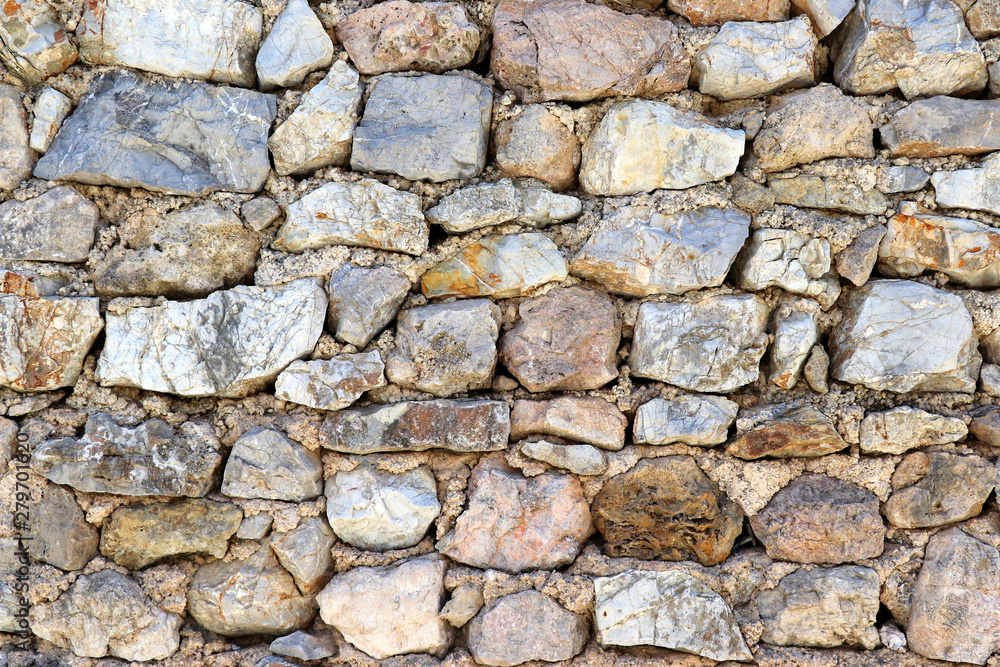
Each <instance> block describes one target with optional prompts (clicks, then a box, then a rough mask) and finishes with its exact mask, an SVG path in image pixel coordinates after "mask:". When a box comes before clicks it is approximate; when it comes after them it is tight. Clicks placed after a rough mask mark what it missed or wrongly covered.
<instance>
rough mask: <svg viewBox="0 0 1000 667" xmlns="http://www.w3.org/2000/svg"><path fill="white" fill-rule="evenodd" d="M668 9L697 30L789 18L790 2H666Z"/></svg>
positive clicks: (785, 0)
mask: <svg viewBox="0 0 1000 667" xmlns="http://www.w3.org/2000/svg"><path fill="white" fill-rule="evenodd" d="M667 6H668V7H669V8H670V11H672V12H675V13H677V14H680V15H681V16H683V17H684V18H686V19H687V20H688V21H690V22H691V25H693V26H698V27H702V26H710V25H722V24H724V23H728V22H730V21H784V20H785V19H787V18H788V0H735V1H734V0H667Z"/></svg>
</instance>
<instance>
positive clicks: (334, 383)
mask: <svg viewBox="0 0 1000 667" xmlns="http://www.w3.org/2000/svg"><path fill="white" fill-rule="evenodd" d="M384 371H385V365H384V364H383V363H382V357H381V356H380V355H379V352H378V350H373V351H371V352H368V353H367V354H338V355H337V356H335V357H333V358H331V359H326V360H324V359H315V360H313V361H293V362H292V363H291V364H290V365H289V366H288V368H286V369H285V370H283V371H282V372H281V374H280V375H278V379H277V380H275V382H274V396H275V398H280V399H281V400H283V401H291V402H292V403H298V404H299V405H307V406H309V407H310V408H317V409H319V410H342V409H343V408H346V407H347V406H348V405H350V404H351V403H354V401H356V400H358V399H359V398H361V394H363V393H365V392H366V391H368V390H369V389H376V388H378V387H384V386H385V377H384V375H383V373H384Z"/></svg>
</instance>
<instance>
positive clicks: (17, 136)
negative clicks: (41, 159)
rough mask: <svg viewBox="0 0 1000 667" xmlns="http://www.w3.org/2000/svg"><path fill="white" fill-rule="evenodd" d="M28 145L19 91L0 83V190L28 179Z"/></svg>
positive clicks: (30, 156) (30, 159) (32, 158)
mask: <svg viewBox="0 0 1000 667" xmlns="http://www.w3.org/2000/svg"><path fill="white" fill-rule="evenodd" d="M34 1H35V3H36V4H37V3H38V0H34ZM29 142H30V135H29V134H28V125H27V117H26V116H25V113H24V107H22V106H21V89H20V88H16V87H14V86H8V85H7V84H5V83H0V190H14V189H15V188H17V186H19V185H20V184H21V181H24V180H26V179H27V178H29V177H30V176H31V170H32V169H34V167H35V161H36V159H37V158H36V157H35V154H34V152H32V150H31V148H29Z"/></svg>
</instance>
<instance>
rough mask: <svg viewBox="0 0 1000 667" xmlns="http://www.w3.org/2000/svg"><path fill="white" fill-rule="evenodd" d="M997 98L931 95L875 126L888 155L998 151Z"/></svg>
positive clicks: (998, 111)
mask: <svg viewBox="0 0 1000 667" xmlns="http://www.w3.org/2000/svg"><path fill="white" fill-rule="evenodd" d="M998 118H1000V100H965V99H959V98H957V97H944V96H937V97H932V98H931V99H929V100H917V101H915V102H911V103H910V104H909V105H907V106H905V107H903V108H902V109H900V110H899V111H897V112H896V113H894V114H893V115H892V116H890V117H889V122H888V123H886V124H885V125H883V126H882V127H880V128H879V134H880V135H881V137H882V144H883V145H884V146H885V147H886V148H888V149H889V157H894V158H895V157H940V156H945V155H982V154H983V153H991V152H993V151H996V150H1000V126H998V125H997V119H998Z"/></svg>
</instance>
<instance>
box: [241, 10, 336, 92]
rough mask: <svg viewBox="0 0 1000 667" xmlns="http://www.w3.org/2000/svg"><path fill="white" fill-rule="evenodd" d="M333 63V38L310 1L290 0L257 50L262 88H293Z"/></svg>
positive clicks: (258, 70)
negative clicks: (310, 74)
mask: <svg viewBox="0 0 1000 667" xmlns="http://www.w3.org/2000/svg"><path fill="white" fill-rule="evenodd" d="M331 62H333V40H331V39H330V35H328V34H327V32H326V29H325V28H323V24H322V23H321V22H320V20H319V17H317V16H316V14H315V12H313V10H312V8H311V7H310V6H309V2H308V1H307V0H288V2H287V3H286V4H285V8H284V9H282V10H281V13H280V14H278V18H277V19H275V21H274V25H273V26H271V32H269V33H268V34H267V39H265V40H264V43H263V44H261V45H260V51H258V52H257V62H256V67H257V78H258V79H259V80H260V81H259V83H260V88H261V90H271V89H272V88H290V87H292V86H296V85H298V84H300V83H302V81H303V80H304V79H305V78H306V75H308V74H309V73H310V72H315V71H316V70H318V69H323V68H324V67H329V65H330V63H331Z"/></svg>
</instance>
